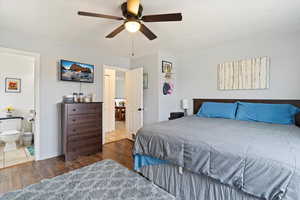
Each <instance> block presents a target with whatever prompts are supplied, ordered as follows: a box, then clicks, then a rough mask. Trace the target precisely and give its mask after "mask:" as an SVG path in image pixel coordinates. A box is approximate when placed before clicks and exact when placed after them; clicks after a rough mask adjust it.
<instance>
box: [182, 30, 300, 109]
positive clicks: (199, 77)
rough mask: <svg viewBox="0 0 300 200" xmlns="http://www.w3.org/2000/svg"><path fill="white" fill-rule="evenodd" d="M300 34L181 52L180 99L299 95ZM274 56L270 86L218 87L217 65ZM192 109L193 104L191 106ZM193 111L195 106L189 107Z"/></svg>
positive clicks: (295, 96) (272, 58)
mask: <svg viewBox="0 0 300 200" xmlns="http://www.w3.org/2000/svg"><path fill="white" fill-rule="evenodd" d="M299 52H300V37H299V33H298V34H288V35H284V36H276V37H257V38H253V39H248V40H243V41H238V42H231V43H228V44H224V45H221V46H219V47H215V48H211V49H207V50H204V51H201V50H197V49H193V50H191V51H187V52H184V53H183V54H181V55H178V60H179V62H180V67H179V68H178V85H179V91H180V92H179V99H182V98H188V99H190V103H191V105H192V99H193V98H254V99H255V98H273V99H284V98H291V99H299V98H300V90H299V87H298V86H299V83H300V76H299V74H300V56H299ZM257 56H269V57H271V72H270V73H271V74H270V79H271V80H270V89H267V90H236V91H219V90H217V65H218V64H220V63H224V62H225V61H231V60H237V59H244V58H252V57H257ZM191 108H192V107H191ZM190 112H192V109H190Z"/></svg>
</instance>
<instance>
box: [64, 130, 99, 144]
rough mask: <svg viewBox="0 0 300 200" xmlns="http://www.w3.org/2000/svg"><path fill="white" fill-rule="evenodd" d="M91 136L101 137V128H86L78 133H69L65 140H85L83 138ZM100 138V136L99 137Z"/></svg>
mask: <svg viewBox="0 0 300 200" xmlns="http://www.w3.org/2000/svg"><path fill="white" fill-rule="evenodd" d="M92 137H100V138H101V137H102V130H100V129H98V130H88V131H85V132H80V133H78V134H74V135H69V136H68V138H67V140H68V141H69V142H72V141H78V140H85V139H89V138H92ZM101 139H102V138H101Z"/></svg>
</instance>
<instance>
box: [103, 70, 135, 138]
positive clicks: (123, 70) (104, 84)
mask: <svg viewBox="0 0 300 200" xmlns="http://www.w3.org/2000/svg"><path fill="white" fill-rule="evenodd" d="M106 69H111V70H116V71H122V72H127V71H130V69H128V68H121V67H115V66H111V65H105V64H104V65H103V67H102V102H103V103H105V102H104V94H105V88H104V87H105V73H104V72H105V70H106ZM102 113H104V106H102ZM103 118H104V117H103ZM103 118H102V120H103ZM102 133H103V134H102V143H103V144H105V132H104V124H103V126H102Z"/></svg>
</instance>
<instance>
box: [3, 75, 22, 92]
mask: <svg viewBox="0 0 300 200" xmlns="http://www.w3.org/2000/svg"><path fill="white" fill-rule="evenodd" d="M5 92H6V93H21V79H19V78H6V79H5Z"/></svg>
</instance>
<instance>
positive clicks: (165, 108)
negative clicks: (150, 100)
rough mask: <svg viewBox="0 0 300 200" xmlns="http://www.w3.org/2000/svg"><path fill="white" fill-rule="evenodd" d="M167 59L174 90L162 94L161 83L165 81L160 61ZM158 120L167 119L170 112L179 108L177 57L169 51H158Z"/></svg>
mask: <svg viewBox="0 0 300 200" xmlns="http://www.w3.org/2000/svg"><path fill="white" fill-rule="evenodd" d="M163 60H164V61H168V62H171V63H172V64H173V75H172V83H173V84H174V91H173V93H172V94H171V95H163V84H164V82H165V78H164V75H165V74H163V73H162V61H163ZM158 63H159V64H158V66H159V77H160V83H159V121H165V120H168V119H169V117H170V113H171V112H177V111H180V110H179V104H180V101H179V100H178V96H177V93H178V85H177V78H176V77H177V59H176V57H175V56H173V55H172V54H170V53H167V52H159V61H158Z"/></svg>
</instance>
